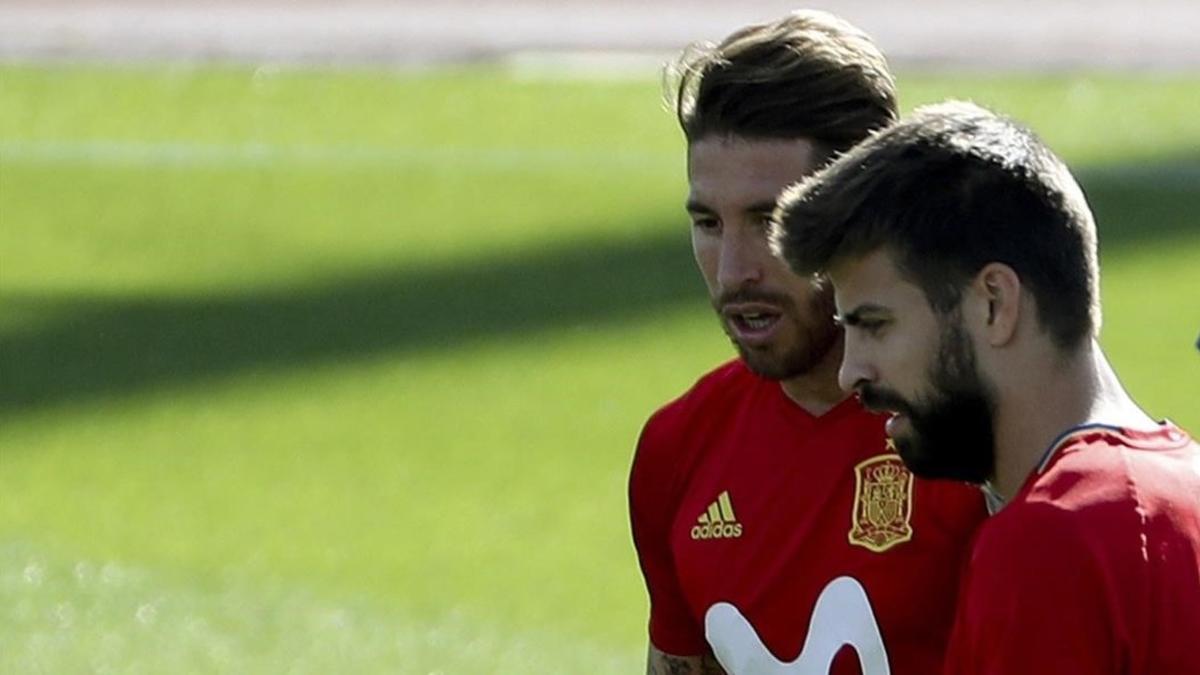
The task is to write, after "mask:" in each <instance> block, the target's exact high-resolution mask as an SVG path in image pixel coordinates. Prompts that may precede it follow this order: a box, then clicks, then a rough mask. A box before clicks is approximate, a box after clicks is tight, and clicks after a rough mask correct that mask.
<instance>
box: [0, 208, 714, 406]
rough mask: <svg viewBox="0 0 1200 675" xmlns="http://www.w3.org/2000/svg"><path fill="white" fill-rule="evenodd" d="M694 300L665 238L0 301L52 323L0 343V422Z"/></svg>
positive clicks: (531, 333)
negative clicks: (208, 290) (265, 280)
mask: <svg viewBox="0 0 1200 675" xmlns="http://www.w3.org/2000/svg"><path fill="white" fill-rule="evenodd" d="M656 229H657V231H659V232H662V231H663V229H664V228H656ZM704 297H705V296H704V290H703V285H702V283H701V282H700V280H699V277H698V275H697V273H696V272H695V270H694V265H693V263H692V259H691V252H690V247H689V245H688V241H687V230H686V229H684V228H682V227H679V226H678V225H676V226H674V227H673V228H672V229H671V230H670V233H669V234H663V235H660V236H656V237H652V238H647V239H645V240H642V241H636V242H634V241H625V242H596V243H591V244H582V243H576V244H575V245H574V246H572V247H570V248H563V249H558V250H555V249H549V250H544V251H536V252H528V253H524V254H522V255H518V256H515V257H510V258H491V259H486V260H485V261H482V262H466V263H459V264H457V265H454V266H449V267H441V268H433V269H422V270H404V269H399V270H396V271H395V272H384V273H375V274H374V275H367V276H362V277H358V278H350V279H347V280H343V281H340V282H335V283H332V284H329V285H326V286H321V287H315V288H309V289H303V288H302V289H288V290H286V291H274V292H261V291H260V292H252V293H247V294H245V295H230V296H226V297H204V298H194V299H186V298H185V299H177V298H170V299H155V298H149V299H145V300H137V299H107V298H105V299H87V298H77V299H66V300H63V299H58V298H45V299H41V298H28V297H25V298H22V297H16V298H14V297H12V296H8V297H7V298H6V301H7V304H8V305H10V306H14V307H16V311H17V312H18V313H20V311H21V308H22V307H23V306H29V307H35V306H40V307H41V308H43V310H45V308H50V310H49V311H50V312H51V313H52V315H53V318H50V319H48V320H46V321H43V322H42V323H41V324H36V323H35V324H33V325H32V326H31V328H30V330H28V331H20V330H18V331H15V332H9V333H8V334H6V335H0V373H2V374H3V377H2V379H0V417H6V416H11V415H14V414H19V413H21V412H23V411H28V410H32V409H36V408H41V407H45V406H53V405H57V404H61V403H70V402H81V401H86V400H89V399H95V398H98V397H110V396H117V395H125V394H131V393H138V392H142V391H146V390H152V389H157V388H163V387H170V386H175V385H181V384H188V383H191V382H193V381H197V380H207V379H214V378H220V377H225V376H229V375H234V374H244V373H252V372H256V371H275V370H280V369H284V368H302V367H305V366H310V365H318V364H323V363H334V362H339V361H350V360H355V359H359V358H363V357H370V356H374V355H380V354H388V355H393V354H398V353H399V354H402V353H405V352H414V351H423V352H424V351H431V350H450V349H453V348H455V347H458V346H462V345H464V344H468V343H477V342H480V341H485V340H495V339H520V338H531V339H536V337H537V334H538V333H542V332H545V331H550V330H563V329H567V330H575V329H585V330H586V329H587V328H589V327H594V326H597V325H600V324H606V323H611V322H616V321H622V320H630V319H636V318H639V317H642V316H646V315H650V314H652V313H654V312H656V311H659V310H661V309H663V308H666V307H669V306H672V305H677V304H679V303H681V302H696V303H702V302H703V298H704ZM698 306H699V305H698Z"/></svg>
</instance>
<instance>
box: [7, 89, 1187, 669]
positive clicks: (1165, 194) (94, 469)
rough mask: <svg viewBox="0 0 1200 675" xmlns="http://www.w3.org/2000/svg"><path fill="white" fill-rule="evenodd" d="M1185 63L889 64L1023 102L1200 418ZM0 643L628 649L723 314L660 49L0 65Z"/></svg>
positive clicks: (337, 656) (109, 656)
mask: <svg viewBox="0 0 1200 675" xmlns="http://www.w3.org/2000/svg"><path fill="white" fill-rule="evenodd" d="M1197 84H1200V82H1198V80H1197V78H1196V77H1190V76H1172V77H1165V76H1163V77H1150V76H1139V77H1119V76H1092V75H1062V76H1053V77H1021V76H996V75H981V74H959V75H940V76H929V75H924V76H923V75H919V74H912V75H909V76H906V77H903V78H902V80H901V86H902V88H903V91H904V94H905V102H906V103H907V104H909V105H910V106H911V105H914V104H917V103H920V102H927V101H932V100H938V99H940V98H943V97H945V96H949V95H954V96H959V97H970V98H973V99H975V100H977V101H979V102H981V103H985V104H989V105H992V106H995V107H997V108H998V109H1001V110H1004V111H1006V112H1009V113H1011V114H1013V115H1015V116H1017V117H1019V118H1021V119H1023V120H1025V121H1027V122H1029V123H1030V124H1031V125H1032V126H1034V127H1035V128H1037V129H1038V130H1039V132H1040V133H1041V134H1042V135H1043V136H1044V137H1045V138H1046V139H1047V140H1048V141H1049V142H1050V144H1051V145H1052V146H1053V147H1055V148H1056V149H1058V150H1059V151H1060V152H1061V153H1062V154H1063V155H1064V156H1065V157H1066V158H1067V160H1068V161H1069V162H1070V163H1071V164H1072V166H1074V167H1075V168H1076V169H1077V170H1078V172H1079V174H1080V175H1081V177H1082V180H1083V183H1084V187H1085V189H1086V190H1087V191H1088V193H1089V196H1090V197H1091V198H1092V200H1093V203H1094V206H1095V208H1096V211H1097V215H1098V219H1099V221H1100V224H1101V237H1102V242H1103V247H1104V248H1103V258H1104V300H1105V309H1106V324H1105V329H1104V335H1103V341H1104V344H1105V346H1106V349H1107V350H1108V351H1109V352H1110V354H1111V356H1112V357H1113V359H1114V361H1115V362H1116V365H1117V367H1118V370H1119V371H1120V373H1121V374H1122V376H1123V377H1124V379H1125V380H1126V383H1127V384H1128V385H1129V387H1130V389H1131V390H1132V391H1133V392H1134V394H1135V395H1136V396H1137V397H1138V398H1139V399H1140V400H1141V401H1142V402H1143V403H1144V404H1145V405H1146V407H1147V408H1148V409H1150V410H1151V412H1153V413H1154V414H1156V415H1159V416H1166V417H1171V418H1173V419H1175V420H1176V421H1178V422H1180V423H1181V424H1184V425H1185V426H1190V427H1191V428H1193V429H1197V430H1200V411H1198V410H1197V408H1196V405H1195V404H1196V401H1197V400H1200V399H1198V397H1197V393H1198V389H1200V385H1197V384H1196V383H1197V382H1200V355H1198V354H1197V353H1196V352H1195V350H1194V348H1193V347H1191V343H1192V341H1194V340H1195V338H1196V333H1197V331H1200V312H1198V311H1197V308H1198V305H1197V303H1196V300H1195V297H1196V296H1195V289H1196V288H1200V266H1197V265H1196V264H1195V261H1196V260H1200V228H1198V227H1197V224H1196V222H1195V221H1194V214H1195V213H1196V212H1197V207H1198V206H1200V196H1198V194H1197V190H1196V188H1195V185H1196V184H1197V176H1198V175H1200V121H1198V120H1197V119H1196V118H1195V116H1194V115H1190V114H1188V113H1189V112H1190V108H1189V105H1190V103H1189V102H1190V101H1191V100H1192V98H1189V97H1191V96H1193V93H1192V92H1194V91H1195V88H1196V86H1197ZM0 86H2V88H3V91H4V96H3V97H0V251H3V253H2V254H0V255H2V264H0V494H3V495H4V498H3V499H0V671H3V672H39V671H44V672H122V673H129V672H180V673H186V672H196V673H206V672H280V673H282V672H339V671H354V672H364V673H370V672H397V671H399V672H412V673H426V672H463V673H473V672H628V671H630V670H636V669H637V668H638V664H639V662H640V660H641V657H642V653H643V649H644V638H643V630H644V629H643V622H644V616H645V600H644V597H643V591H642V589H641V585H640V580H639V577H638V574H637V571H636V565H635V562H634V557H633V553H632V550H631V547H630V544H629V541H628V535H627V527H626V516H625V501H624V480H625V472H626V469H627V465H628V462H629V456H630V452H631V449H632V445H633V443H634V440H635V438H636V435H637V432H638V430H639V428H640V425H641V423H642V421H643V420H644V418H645V417H646V415H647V414H648V413H649V412H650V411H651V410H652V409H653V408H654V407H655V406H656V405H658V404H660V403H662V402H663V401H665V400H666V399H668V398H669V397H671V396H673V395H674V394H676V393H678V392H679V391H680V390H682V388H684V387H686V386H687V384H688V383H689V382H690V381H692V380H693V379H694V378H695V376H696V375H698V374H699V373H700V372H702V371H703V370H704V369H706V368H707V367H708V366H710V365H712V364H713V363H715V362H716V361H718V360H720V359H723V358H725V357H726V356H727V354H728V353H729V349H728V347H727V345H726V344H725V343H724V341H723V339H722V338H721V336H720V335H719V331H718V330H717V328H716V325H715V322H714V320H713V319H712V318H711V317H710V312H709V310H707V308H706V305H705V301H704V299H703V297H702V294H703V290H702V285H701V284H700V283H699V280H698V278H697V276H696V274H695V273H694V271H693V270H692V268H691V262H690V259H689V254H688V246H687V229H686V226H685V223H684V218H683V214H682V208H681V206H680V205H681V202H682V197H683V191H684V183H683V179H682V175H681V174H682V172H681V168H682V159H681V157H682V153H681V145H680V141H679V139H678V134H677V132H676V130H675V129H674V128H673V123H672V121H671V118H670V115H669V114H667V113H666V112H664V111H662V110H661V108H660V107H659V105H658V102H657V101H658V92H657V88H656V86H655V84H654V82H653V79H652V78H649V77H647V78H645V79H639V80H633V81H613V82H604V81H594V80H592V81H579V80H570V79H542V80H534V79H527V78H521V77H516V76H513V75H512V74H510V73H506V72H504V71H503V70H499V69H466V70H438V71H430V72H423V73H389V72H380V71H290V70H278V69H258V70H252V69H238V68H192V67H179V66H162V67H143V68H129V69H113V68H103V67H90V66H70V67H38V66H5V67H3V68H2V69H0Z"/></svg>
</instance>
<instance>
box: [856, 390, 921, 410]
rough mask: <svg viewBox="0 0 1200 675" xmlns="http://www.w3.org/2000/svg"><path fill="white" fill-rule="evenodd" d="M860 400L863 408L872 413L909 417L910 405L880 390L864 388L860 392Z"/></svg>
mask: <svg viewBox="0 0 1200 675" xmlns="http://www.w3.org/2000/svg"><path fill="white" fill-rule="evenodd" d="M858 398H859V400H861V401H862V404H863V407H864V408H866V409H867V410H870V411H871V412H877V413H892V414H893V415H894V416H896V415H904V416H907V415H908V413H909V407H908V404H907V403H905V402H904V401H903V400H902V399H901V398H900V397H898V396H894V395H892V394H890V393H886V392H882V391H879V390H878V389H872V388H870V387H862V388H860V389H859V390H858Z"/></svg>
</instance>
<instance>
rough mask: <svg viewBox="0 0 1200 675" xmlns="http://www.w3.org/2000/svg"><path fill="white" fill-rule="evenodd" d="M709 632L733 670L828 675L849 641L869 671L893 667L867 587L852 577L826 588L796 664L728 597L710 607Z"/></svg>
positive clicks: (733, 673)
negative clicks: (764, 639)
mask: <svg viewBox="0 0 1200 675" xmlns="http://www.w3.org/2000/svg"><path fill="white" fill-rule="evenodd" d="M704 636H705V638H707V639H708V643H709V644H710V645H712V648H713V654H714V655H715V656H716V657H717V660H718V661H720V662H721V666H722V667H724V668H725V671H726V672H728V673H729V674H730V675H828V673H829V667H830V666H831V665H833V657H834V656H836V655H837V653H838V650H840V649H841V648H842V647H843V646H845V645H850V646H851V647H853V648H854V651H856V652H858V660H859V662H860V663H861V664H862V672H863V675H891V672H892V671H891V668H890V667H889V666H888V660H887V652H886V651H885V650H884V648H883V637H882V636H881V635H880V634H879V625H878V624H877V623H876V621H875V613H874V612H873V611H872V610H871V603H870V601H869V600H868V599H867V592H866V591H865V590H864V589H863V587H862V584H860V583H858V581H856V580H854V579H852V578H851V577H838V578H837V579H834V580H833V581H831V582H829V584H828V585H827V586H825V588H824V589H823V590H822V591H821V595H820V597H818V598H817V604H816V606H815V607H814V608H813V614H812V621H811V622H810V623H809V626H808V637H807V638H805V640H804V648H803V649H801V650H800V656H797V657H796V660H795V661H792V662H791V663H784V662H783V661H780V660H779V659H777V658H775V656H774V655H773V654H771V652H770V650H768V649H767V648H766V646H765V645H763V643H762V640H760V639H759V638H758V633H757V632H756V631H755V630H754V626H751V625H750V622H749V621H747V620H746V617H744V616H742V613H741V612H740V611H738V608H737V607H734V606H733V605H731V604H729V603H728V602H718V603H716V604H714V605H713V606H712V607H709V608H708V611H707V612H706V613H705V614H704Z"/></svg>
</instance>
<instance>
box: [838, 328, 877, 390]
mask: <svg viewBox="0 0 1200 675" xmlns="http://www.w3.org/2000/svg"><path fill="white" fill-rule="evenodd" d="M853 333H854V331H853V330H852V329H851V330H847V331H846V342H845V349H844V350H843V352H842V365H841V367H839V368H838V386H839V387H841V388H842V390H843V391H846V392H854V391H857V390H858V389H860V388H861V387H862V386H863V385H864V384H870V383H871V382H874V381H875V370H874V368H872V367H871V365H870V363H869V361H868V360H867V359H866V355H865V354H864V352H863V350H862V348H861V346H860V345H859V341H858V340H856V339H855V338H854V337H853V336H852V334H853Z"/></svg>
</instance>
